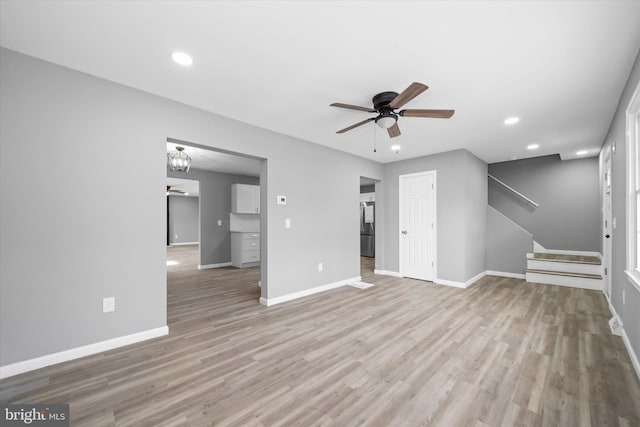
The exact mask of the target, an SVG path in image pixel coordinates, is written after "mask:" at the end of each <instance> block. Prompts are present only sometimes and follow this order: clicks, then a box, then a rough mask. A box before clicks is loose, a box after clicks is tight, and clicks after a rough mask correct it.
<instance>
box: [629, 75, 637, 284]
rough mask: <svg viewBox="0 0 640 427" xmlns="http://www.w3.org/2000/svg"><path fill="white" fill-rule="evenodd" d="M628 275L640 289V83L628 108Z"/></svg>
mask: <svg viewBox="0 0 640 427" xmlns="http://www.w3.org/2000/svg"><path fill="white" fill-rule="evenodd" d="M627 224H628V233H627V240H628V241H627V271H626V272H627V275H628V276H629V279H630V280H631V283H633V284H634V285H635V286H636V287H637V288H638V289H640V85H638V87H637V88H636V91H635V93H634V95H633V97H632V98H631V102H630V103H629V108H627Z"/></svg>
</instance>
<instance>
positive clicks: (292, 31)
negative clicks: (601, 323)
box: [0, 0, 640, 163]
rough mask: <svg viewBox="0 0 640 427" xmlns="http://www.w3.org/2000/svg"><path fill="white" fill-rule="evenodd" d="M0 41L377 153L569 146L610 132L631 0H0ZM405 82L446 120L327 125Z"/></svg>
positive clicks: (560, 149) (633, 40)
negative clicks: (187, 62) (174, 56)
mask: <svg viewBox="0 0 640 427" xmlns="http://www.w3.org/2000/svg"><path fill="white" fill-rule="evenodd" d="M0 44H1V45H2V46H4V47H7V48H10V49H14V50H17V51H20V52H23V53H26V54H29V55H33V56H36V57H39V58H42V59H45V60H48V61H52V62H55V63H58V64H61V65H64V66H67V67H70V68H74V69H77V70H80V71H84V72H87V73H89V74H93V75H96V76H99V77H102V78H105V79H108V80H112V81H115V82H119V83H122V84H124V85H127V86H131V87H135V88H139V89H142V90H145V91H148V92H151V93H155V94H158V95H161V96H164V97H167V98H170V99H174V100H176V101H180V102H183V103H185V104H189V105H193V106H195V107H199V108H202V109H205V110H208V111H212V112H214V113H218V114H221V115H224V116H228V117H232V118H235V119H238V120H241V121H244V122H247V123H251V124H253V125H256V126H260V127H263V128H267V129H270V130H273V131H277V132H281V133H284V134H287V135H292V136H295V137H298V138H302V139H305V140H308V141H312V142H315V143H318V144H322V145H326V146H329V147H333V148H336V149H339V150H343V151H347V152H350V153H354V154H357V155H360V156H363V157H367V158H370V159H374V160H377V161H379V162H383V163H384V162H390V161H395V160H401V159H406V158H411V157H417V156H421V155H426V154H432V153H437V152H442V151H448V150H453V149H457V148H466V149H468V150H469V151H471V152H472V153H474V154H476V155H477V156H479V157H481V158H482V159H484V160H485V161H487V162H497V161H503V160H508V159H511V158H523V157H532V156H540V155H547V154H554V153H560V154H561V155H562V156H563V158H571V157H575V152H576V151H577V150H579V149H587V150H591V154H593V155H595V154H596V153H597V152H598V150H599V148H600V146H601V144H602V142H603V139H604V137H605V135H606V133H607V130H608V127H609V124H610V122H611V118H612V116H613V113H614V111H615V108H616V106H617V102H618V99H619V97H620V94H621V92H622V89H623V86H624V84H625V81H626V79H627V77H628V74H629V71H630V68H631V66H632V64H633V61H634V59H635V56H636V54H637V52H638V48H639V47H640V1H611V0H603V1H512V2H507V1H466V2H457V1H442V2H439V1H423V2H420V1H341V2H334V1H299V2H293V1H189V2H187V1H122V2H113V1H83V2H81V1H46V2H44V1H2V2H1V3H0ZM174 50H183V51H186V52H188V53H190V54H191V55H192V56H193V58H194V65H193V66H192V67H190V68H183V67H180V66H178V65H176V64H174V63H173V62H172V61H171V59H170V55H171V53H172V52H173V51H174ZM413 81H418V82H422V83H425V84H427V85H428V86H430V89H429V90H428V91H427V92H425V93H423V94H422V95H420V96H419V97H418V98H416V99H415V100H413V101H412V102H410V103H409V104H407V106H406V108H453V109H455V110H456V114H455V115H454V116H453V118H452V119H450V120H442V119H420V118H409V117H402V118H400V121H399V125H400V128H401V130H402V135H401V136H400V137H399V138H396V139H394V140H390V139H389V138H388V136H387V135H386V132H385V131H383V130H382V129H378V132H377V148H378V150H377V153H374V152H373V145H374V135H375V133H374V130H375V129H376V126H375V125H374V124H372V123H370V124H368V125H365V126H362V127H360V128H358V129H356V130H353V131H351V132H348V133H346V134H342V135H336V134H335V133H334V132H335V131H336V130H338V129H341V128H344V127H346V126H348V125H350V124H353V123H356V122H358V121H360V120H363V119H365V118H367V117H369V114H368V113H364V112H359V111H350V110H343V109H339V108H334V107H329V104H330V103H332V102H343V103H348V104H356V105H361V106H369V105H370V102H371V97H372V96H373V95H375V94H376V93H378V92H382V91H396V92H400V91H402V90H403V89H404V88H405V87H406V86H407V85H408V84H409V83H411V82H413ZM514 115H515V116H519V117H520V119H521V121H520V123H519V124H517V125H514V126H511V127H507V126H505V125H504V124H503V121H504V119H505V118H507V117H509V116H514ZM396 142H399V143H400V144H401V145H402V150H401V151H400V153H399V154H396V153H395V152H392V151H391V150H390V149H389V147H390V146H391V144H392V143H396ZM534 142H535V143H538V144H540V149H538V150H536V151H528V150H527V149H526V148H525V147H526V145H527V144H530V143H534Z"/></svg>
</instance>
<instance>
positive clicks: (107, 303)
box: [102, 297, 116, 313]
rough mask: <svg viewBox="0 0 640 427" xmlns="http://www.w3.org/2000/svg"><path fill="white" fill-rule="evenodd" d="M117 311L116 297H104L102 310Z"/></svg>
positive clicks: (107, 311) (104, 311) (106, 311)
mask: <svg viewBox="0 0 640 427" xmlns="http://www.w3.org/2000/svg"><path fill="white" fill-rule="evenodd" d="M112 311H116V297H108V298H102V312H103V313H111V312H112Z"/></svg>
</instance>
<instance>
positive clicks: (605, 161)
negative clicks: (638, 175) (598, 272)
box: [602, 146, 613, 298]
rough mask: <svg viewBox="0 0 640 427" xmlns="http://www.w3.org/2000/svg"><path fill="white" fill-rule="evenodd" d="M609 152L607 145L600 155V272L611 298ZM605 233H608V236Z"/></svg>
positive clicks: (611, 232)
mask: <svg viewBox="0 0 640 427" xmlns="http://www.w3.org/2000/svg"><path fill="white" fill-rule="evenodd" d="M611 154H612V153H611V146H609V147H608V148H607V150H606V151H605V153H604V156H602V168H603V172H602V173H603V175H602V269H603V270H602V274H603V278H604V289H603V291H604V292H605V293H606V294H607V297H608V298H611V251H612V249H613V245H612V241H611V240H612V239H613V224H612V223H611V222H612V217H613V215H612V212H611V208H612V206H611V195H612V191H613V184H612V179H611V166H612V163H613V162H612V159H611ZM607 193H608V196H607ZM607 203H608V206H607ZM606 235H609V238H607V237H606ZM605 271H606V274H605Z"/></svg>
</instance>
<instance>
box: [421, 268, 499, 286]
mask: <svg viewBox="0 0 640 427" xmlns="http://www.w3.org/2000/svg"><path fill="white" fill-rule="evenodd" d="M486 275H487V272H486V271H483V272H481V273H478V274H476V275H475V276H473V277H472V278H471V279H469V280H467V281H466V282H456V281H453V280H446V279H436V280H434V281H433V283H437V284H438V285H445V286H453V287H455V288H462V289H466V288H468V287H469V286H471V285H473V284H474V283H475V282H477V281H478V280H480V279H482V278H483V277H484V276H486Z"/></svg>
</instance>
